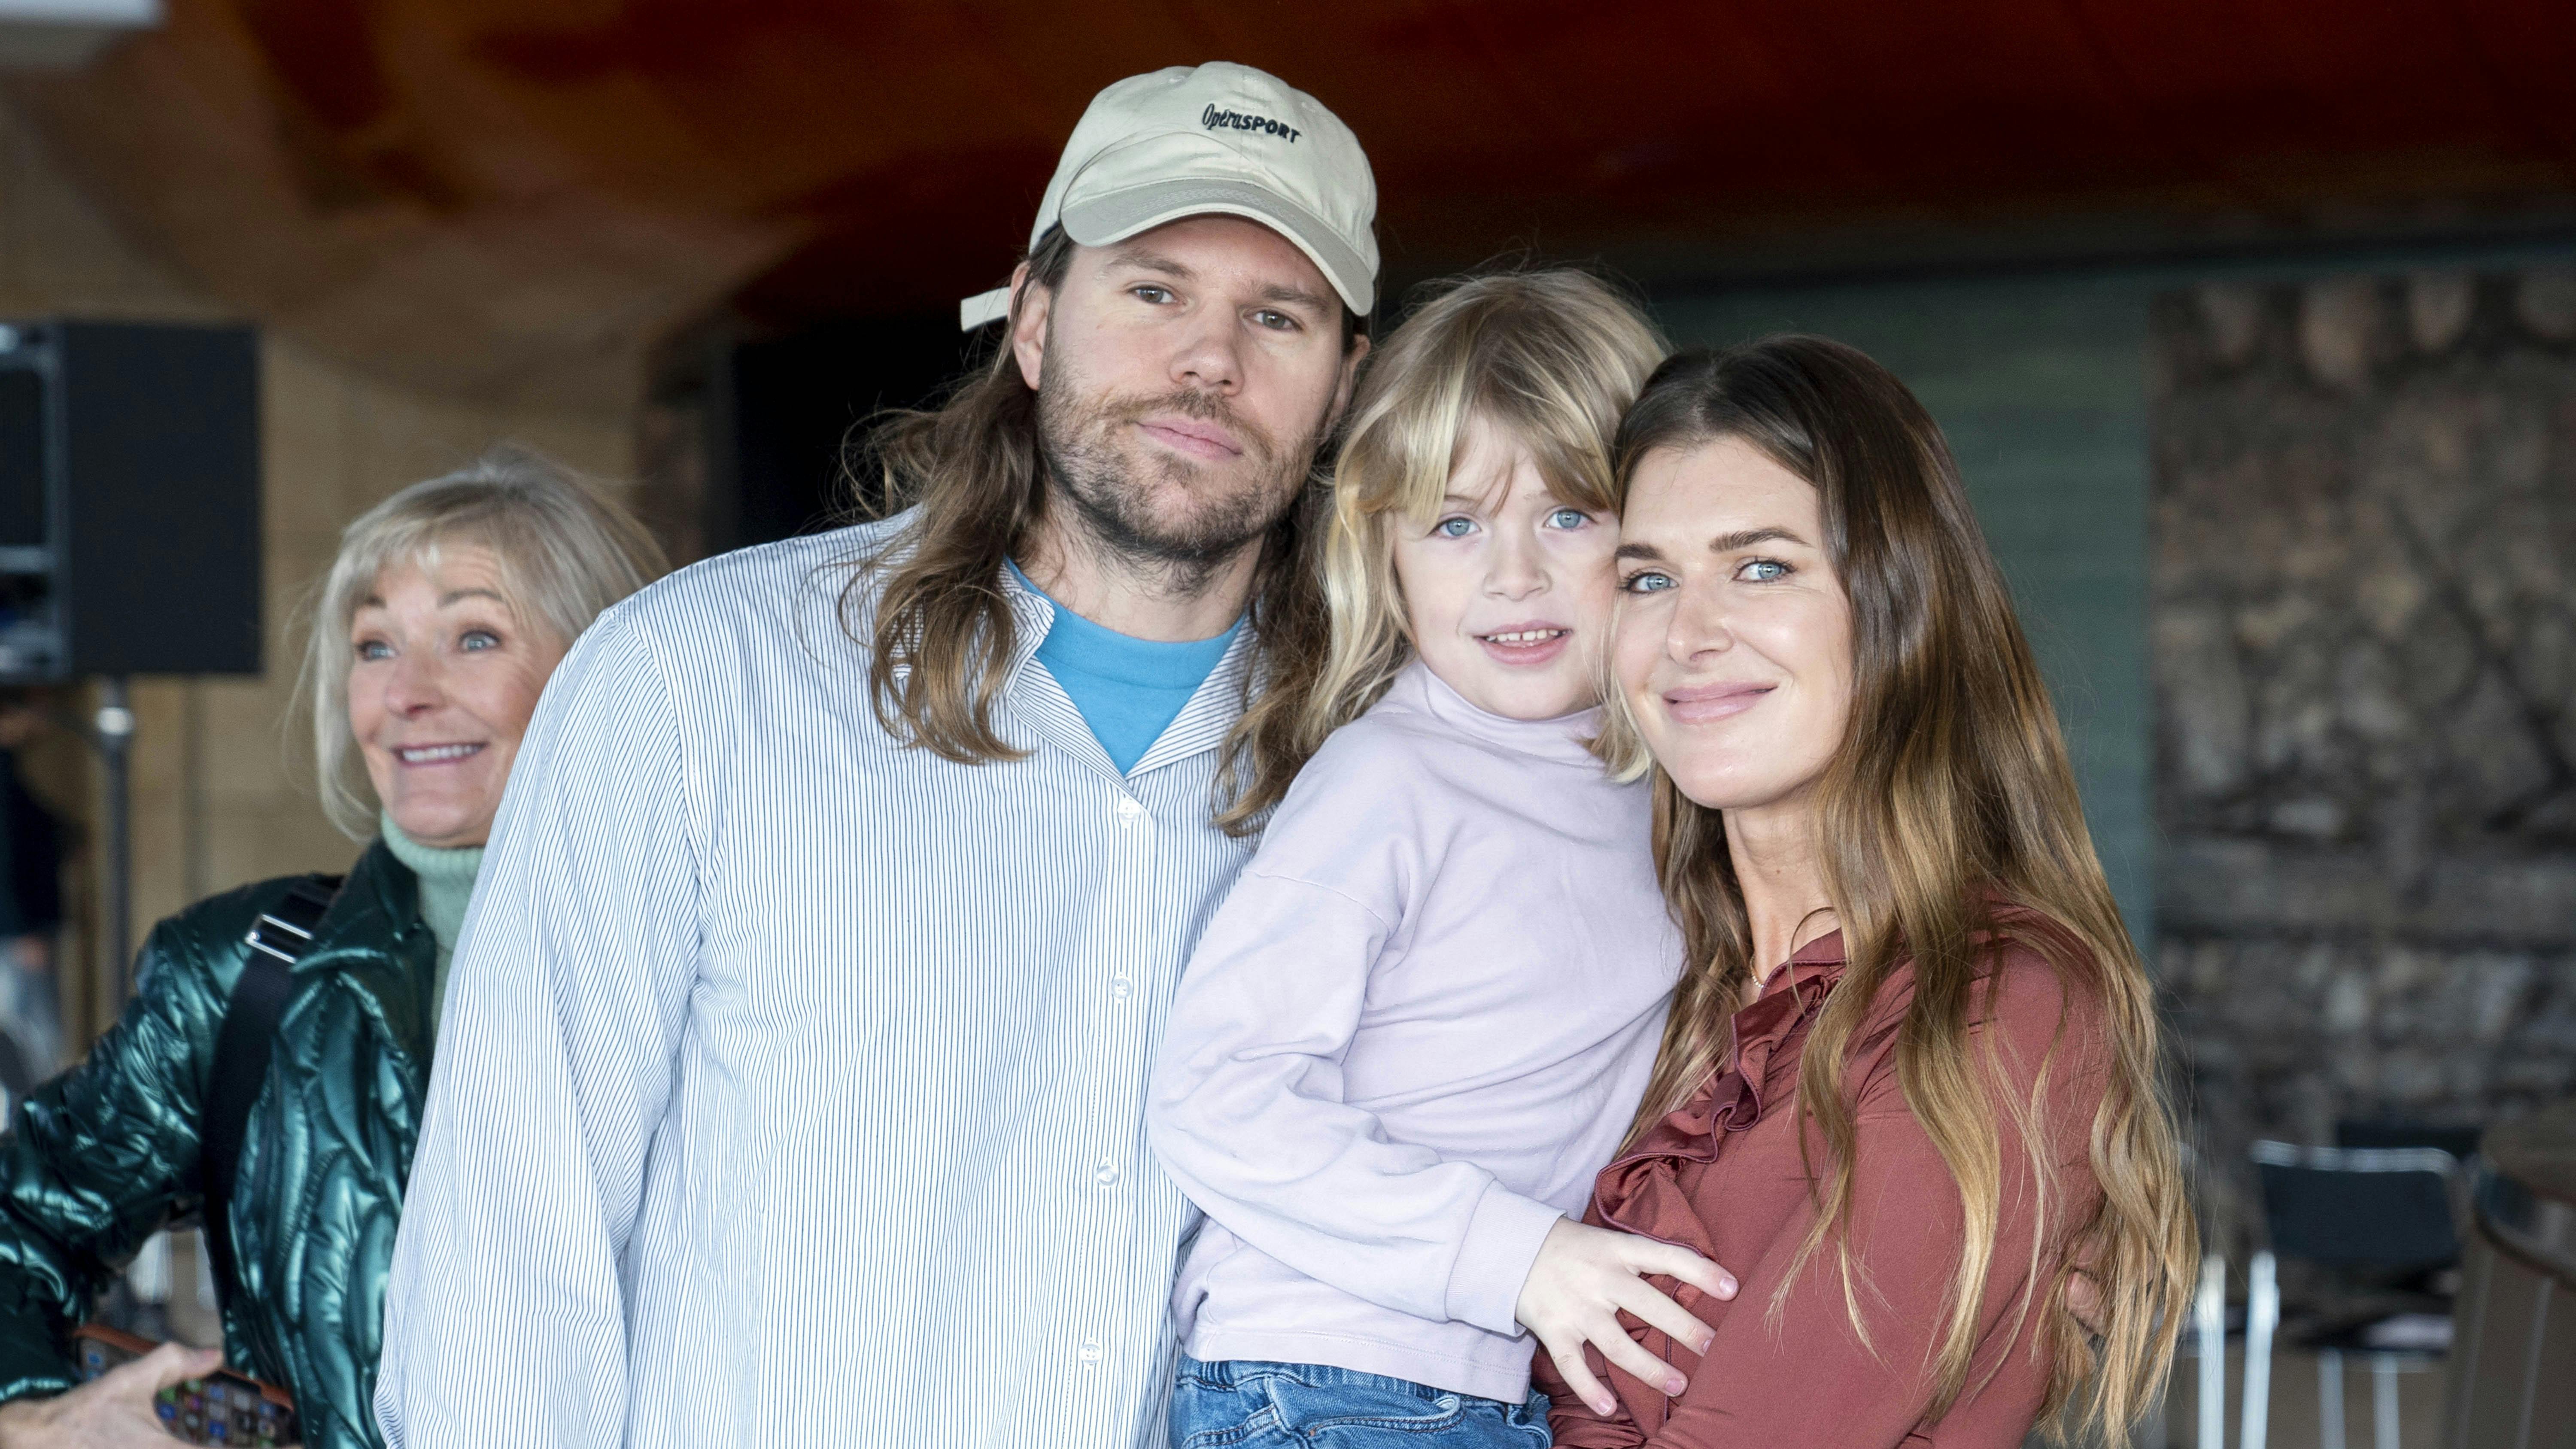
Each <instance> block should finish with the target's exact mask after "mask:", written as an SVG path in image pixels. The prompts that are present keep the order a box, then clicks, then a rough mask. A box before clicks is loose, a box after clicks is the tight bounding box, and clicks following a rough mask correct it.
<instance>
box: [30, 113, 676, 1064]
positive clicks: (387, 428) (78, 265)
mask: <svg viewBox="0 0 2576 1449" xmlns="http://www.w3.org/2000/svg"><path fill="white" fill-rule="evenodd" d="M41 316H72V317H118V318H133V319H142V320H156V321H217V320H233V319H231V318H229V317H228V316H227V315H226V314H225V313H224V311H223V310H222V309H221V308H220V307H219V306H217V305H216V304H215V303H213V302H212V301H210V300H208V298H207V297H206V296H205V295H204V294H203V293H202V292H200V291H198V290H196V289H194V288H192V287H191V286H189V285H188V284H187V282H186V280H185V279H184V278H181V277H178V276H175V275H174V274H172V273H171V272H169V271H168V270H166V269H165V268H163V267H161V266H159V265H158V264H157V263H155V262H154V261H153V260H152V259H151V258H149V257H148V256H146V255H144V254H143V253H142V252H141V251H140V250H139V249H138V248H136V247H134V246H133V245H131V244H130V243H129V242H128V240H127V239H126V238H124V237H123V236H121V235H120V234H119V233H118V232H117V231H116V229H115V228H114V226H112V225H111V224H110V223H109V222H107V221H106V220H105V219H104V218H102V216H101V215H100V214H99V212H98V211H97V209H96V208H94V207H93V206H91V205H90V204H89V203H88V202H87V201H86V200H85V199H84V198H83V196H82V195H81V194H80V192H79V190H78V188H77V187H75V186H73V185H72V184H71V183H70V182H69V181H67V180H66V178H65V177H64V175H63V173H62V172H61V170H60V169H59V168H58V167H57V166H56V165H55V164H54V163H53V160H52V158H51V157H50V156H48V155H47V154H46V152H45V149H44V147H43V145H42V144H41V143H40V142H39V141H38V140H37V138H36V136H35V135H34V133H33V132H32V131H30V130H29V129H28V128H27V127H25V126H24V125H22V124H20V123H19V121H18V120H17V118H16V117H15V116H13V115H12V114H11V113H10V112H9V111H8V110H7V109H6V107H0V318H16V317H41ZM409 340H410V339H409V338H408V337H407V336H406V334H405V333H404V332H403V331H402V330H400V329H399V328H393V327H389V328H388V329H387V331H386V334H385V335H384V336H383V337H382V338H381V346H382V348H383V349H384V350H385V351H386V352H387V353H388V354H391V353H394V352H397V351H399V350H400V349H402V348H403V347H404V346H406V344H407V342H408V341H409ZM630 390H631V389H630ZM261 405H262V417H261V428H260V443H261V448H262V451H263V479H262V485H263V489H264V497H263V499H262V509H263V515H262V547H263V549H264V550H265V553H264V557H263V559H262V565H263V568H264V570H265V574H266V589H265V599H266V602H265V605H264V607H265V611H266V612H265V618H264V620H263V623H264V625H265V629H266V633H267V637H268V648H267V659H266V664H267V670H266V673H265V674H263V675H262V676H261V677H259V678H256V679H202V680H190V679H152V680H138V681H137V682H136V684H135V687H134V691H133V703H134V708H135V713H136V716H137V730H136V734H135V759H134V797H133V798H134V863H135V881H134V886H135V890H134V910H133V917H134V919H133V922H132V929H133V935H134V939H135V940H136V941H137V942H140V941H141V940H142V938H143V934H144V932H145V931H146V930H147V929H148V928H149V927H150V925H151V923H152V922H153V921H154V920H156V919H158V918H159V917H161V916H164V915H167V914H168V913H170V912H171V911H174V910H176V909H178V908H179V907H180V906H182V905H184V904H186V903H187V902H188V901H190V900H194V899H196V898H198V897H200V896H203V895H205V894H207V893H208V892H210V891H214V890H219V889H223V888H225V887H229V886H232V885H236V884H239V883H241V882H243V881H246V880H255V879H259V878H261V877H265V876H273V875H279V874H283V873H286V872H291V871H302V870H318V869H326V868H328V869H338V868H341V867H344V866H345V865H346V864H347V862H348V860H349V859H350V856H351V854H352V852H353V849H354V847H353V846H352V845H351V843H350V842H349V841H347V840H346V839H344V838H343V837H341V836H340V835H339V834H338V833H337V832H336V831H334V830H333V829H332V828H331V827H330V825H329V823H328V822H326V821H325V820H324V819H323V817H322V813H321V810H320V808H319V806H318V805H317V804H316V803H315V794H314V789H313V786H312V784H311V783H310V777H309V769H310V767H309V764H308V763H307V758H308V756H309V751H307V750H302V749H299V748H298V747H297V744H296V740H295V739H294V738H293V732H292V731H291V730H290V728H289V721H288V720H287V718H286V712H287V705H288V700H289V697H290V695H291V693H292V690H293V684H294V678H295V667H296V662H297V658H298V649H299V648H300V641H299V640H298V639H297V638H295V637H294V636H293V635H292V634H291V632H290V628H289V625H290V621H291V618H292V615H293V609H294V606H295V604H296V602H297V600H298V599H299V598H300V597H301V595H302V594H303V592H304V590H305V589H306V587H307V586H308V585H309V584H310V583H311V581H312V580H313V579H314V578H316V577H318V576H319V574H320V573H321V572H322V570H323V569H324V568H325V567H326V566H327V565H328V564H329V562H330V559H331V554H332V550H333V549H334V548H336V547H337V546H338V541H339V532H340V529H341V528H342V527H343V526H345V525H346V524H347V523H348V521H349V520H350V519H351V518H353V517H355V516H356V515H357V514H358V513H359V512H361V511H363V510H364V509H365V508H367V507H368V506H369V505H370V504H373V503H374V502H376V501H377V500H379V499H381V498H383V497H385V496H386V495H387V494H389V493H391V492H393V491H394V490H395V489H397V488H400V487H402V486H403V485H404V484H406V483H410V482H413V481H416V480H418V479H420V478H424V477H429V476H431V475H433V474H436V473H441V472H445V471H447V470H448V469H451V468H454V467H457V466H459V465H461V464H463V463H465V462H467V461H470V460H471V459H472V458H473V457H474V456H475V455H476V454H477V453H479V452H481V451H482V450H483V449H484V448H486V447H488V446H489V445H490V444H492V443H493V442H495V441H497V440H500V439H504V438H508V439H515V440H517V441H520V442H525V443H528V444H531V445H533V446H536V447H538V448H542V449H544V450H546V451H547V452H549V453H551V454H553V455H554V456H556V457H558V458H560V459H562V460H564V461H565V462H566V463H568V464H570V465H571V466H573V467H575V468H578V469H581V470H584V471H585V472H588V473H591V474H593V475H594V476H597V477H600V478H603V479H606V480H619V479H624V478H627V477H629V476H631V471H632V468H633V462H634V451H635V443H634V438H635V420H634V415H633V412H632V411H631V410H629V411H625V412H580V411H565V410H561V409H553V410H549V409H546V408H540V407H535V406H531V405H528V404H526V403H524V402H521V403H512V402H509V401H505V400H497V399H477V398H473V397H459V396H448V395H441V394H435V393H429V392H424V391H420V390H418V389H414V388H407V387H403V386H400V385H396V384H392V383H388V382H385V381H383V380H382V378H381V376H380V374H379V373H378V372H377V371H376V370H374V369H371V368H369V367H368V366H366V365H365V359H363V358H358V359H350V358H345V357H329V356H324V355H322V354H321V353H319V352H316V351H314V350H313V349H311V348H309V347H306V346H304V345H301V344H299V343H296V342H294V341H291V340H288V339H286V338H283V337H280V336H277V335H274V334H271V335H268V336H266V337H265V338H264V339H263V342H262V346H261ZM630 501H632V500H630ZM65 704H66V706H67V708H68V709H69V711H70V712H72V713H74V714H76V715H85V714H86V712H87V708H88V701H87V698H86V693H85V691H81V690H73V691H70V692H69V693H68V695H67V697H66V699H65ZM28 756H29V758H28V759H27V766H28V773H29V775H30V777H31V783H32V786H33V788H34V789H36V790H37V791H38V793H40V794H41V795H44V796H45V797H47V798H48V799H49V800H50V801H51V803H53V804H54V805H55V806H56V807H57V808H58V809H59V810H60V811H61V812H62V813H64V814H65V815H67V816H69V817H71V818H72V819H73V820H74V821H75V822H77V823H81V824H88V823H90V822H95V821H97V820H99V819H100V818H101V811H100V802H99V800H98V798H97V795H96V791H97V778H96V772H95V770H94V769H93V768H92V767H91V763H90V760H89V757H88V754H87V751H86V750H85V748H84V747H83V746H82V745H81V744H80V742H79V740H78V739H77V737H75V736H73V735H71V734H69V733H67V732H56V733H54V734H53V735H51V736H49V737H47V738H44V739H42V740H40V741H39V742H38V743H37V744H36V745H35V746H34V747H33V748H32V749H31V750H30V751H29V752H28ZM97 867H98V862H97V860H96V858H95V856H94V855H93V854H88V853H84V854H82V855H81V856H79V857H78V858H77V859H76V860H75V862H74V867H73V872H72V874H73V885H74V890H75V896H76V900H75V903H74V905H73V909H74V911H75V916H76V922H75V929H74V931H73V933H72V939H71V940H70V941H69V942H68V946H69V954H70V957H71V961H72V966H73V969H72V970H71V971H70V972H69V973H68V984H69V986H70V988H71V989H70V991H69V993H68V995H69V996H70V1000H68V1001H67V1002H66V1016H67V1017H68V1018H69V1022H68V1024H69V1025H70V1027H71V1034H72V1037H73V1040H74V1042H75V1043H77V1042H79V1041H82V1040H85V1039H86V1033H87V1031H88V1030H92V1029H95V1028H96V1027H97V1026H99V1025H101V1024H102V1023H103V1021H104V1019H105V1015H106V1013H107V1012H108V1011H109V1010H111V1009H112V1006H111V1003H110V1002H109V1000H108V999H107V995H106V992H105V989H104V982H105V981H106V980H107V979H109V978H108V976H107V973H106V972H105V970H104V967H105V964H106V963H104V962H102V961H100V960H98V959H97V952H96V945H95V943H96V941H97V940H98V938H99V931H98V924H99V923H98V920H97V917H96V909H97V907H96V902H97V899H98V892H97V889H96V883H97V878H98V870H97Z"/></svg>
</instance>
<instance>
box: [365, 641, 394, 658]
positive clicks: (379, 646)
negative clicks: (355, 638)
mask: <svg viewBox="0 0 2576 1449" xmlns="http://www.w3.org/2000/svg"><path fill="white" fill-rule="evenodd" d="M358 657H359V658H360V659H391V658H393V657H394V647H393V646H392V645H390V644H388V643H386V642H385V641H384V640H382V639H370V640H368V641H366V642H365V643H363V644H360V645H359V646H358Z"/></svg>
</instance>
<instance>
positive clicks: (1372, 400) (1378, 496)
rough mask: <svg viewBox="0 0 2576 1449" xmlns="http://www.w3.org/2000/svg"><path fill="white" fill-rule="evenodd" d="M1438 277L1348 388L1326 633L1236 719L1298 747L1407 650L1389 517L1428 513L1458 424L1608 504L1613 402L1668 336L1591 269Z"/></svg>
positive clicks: (1554, 486)
mask: <svg viewBox="0 0 2576 1449" xmlns="http://www.w3.org/2000/svg"><path fill="white" fill-rule="evenodd" d="M1438 286H1439V290H1438V291H1437V292H1436V294H1435V295H1433V296H1432V297H1431V299H1430V300H1428V301H1426V302H1423V303H1422V304H1420V305H1419V306H1417V307H1416V308H1415V309H1414V311H1413V313H1412V315H1410V316H1408V317H1407V318H1405V320H1404V325H1402V326H1400V327H1398V328H1396V330H1395V333H1394V335H1393V336H1391V337H1389V338H1387V340H1386V344H1385V345H1384V346H1383V347H1380V348H1379V349H1378V350H1377V352H1376V353H1375V354H1374V355H1373V356H1372V357H1371V358H1370V359H1369V363H1368V369H1367V371H1366V372H1365V373H1364V374H1363V375H1362V376H1361V379H1360V383H1359V389H1358V392H1357V393H1356V394H1355V395H1354V396H1353V398H1352V399H1351V408H1350V418H1349V422H1348V424H1347V426H1346V429H1345V432H1344V434H1343V439H1342V446H1341V456H1340V460H1339V461H1338V462H1337V463H1336V464H1335V465H1334V469H1333V507H1332V516H1331V519H1330V521H1329V522H1328V523H1327V525H1326V528H1325V535H1324V559H1323V569H1324V593H1325V599H1326V602H1327V604H1328V605H1329V607H1330V609H1331V612H1332V646H1331V648H1330V649H1329V650H1328V651H1326V653H1325V656H1324V659H1323V662H1322V664H1321V666H1320V668H1317V669H1314V670H1312V671H1311V672H1308V673H1307V674H1306V675H1305V676H1304V677H1300V678H1277V679H1273V680H1271V681H1270V687H1269V688H1268V689H1267V690H1266V691H1264V693H1263V694H1262V696H1261V697H1260V698H1259V699H1257V700H1256V701H1255V702H1254V703H1253V705H1252V707H1251V708H1250V709H1248V710H1247V711H1245V713H1244V717H1243V721H1242V723H1241V724H1239V725H1237V726H1236V728H1237V730H1238V731H1239V732H1242V733H1244V734H1247V735H1251V736H1254V737H1271V738H1280V737H1284V738H1285V739H1287V740H1288V741H1289V742H1290V743H1291V744H1292V745H1293V747H1294V749H1295V751H1296V754H1297V756H1298V757H1299V758H1303V757H1305V756H1307V755H1311V754H1313V753H1314V751H1315V749H1316V748H1317V747H1318V746H1320V745H1321V744H1323V742H1324V737H1325V736H1326V735H1329V734H1331V733H1332V732H1333V731H1334V730H1337V729H1339V728H1341V727H1342V726H1343V725H1345V724H1348V723H1350V722H1351V721H1352V720H1354V719H1357V718H1359V716H1360V715H1361V714H1363V713H1365V712H1366V711H1367V709H1368V707H1369V706H1370V705H1373V704H1375V703H1377V701H1378V697H1379V696H1380V695H1383V694H1384V693H1386V687H1387V685H1388V684H1389V683H1391V682H1393V680H1394V678H1395V676H1396V673H1397V671H1399V670H1401V669H1403V668H1404V666H1405V664H1406V663H1408V662H1409V661H1410V660H1411V659H1412V658H1413V641H1412V638H1411V636H1410V631H1409V630H1408V628H1407V625H1406V618H1405V607H1404V595H1403V591H1402V589H1401V588H1399V587H1398V585H1397V583H1396V577H1395V533H1394V529H1395V526H1396V524H1398V523H1399V522H1411V523H1414V524H1415V525H1417V526H1423V527H1427V526H1429V525H1430V523H1431V522H1432V520H1433V519H1434V518H1436V517H1437V516H1438V514H1439V510H1440V504H1441V500H1442V499H1443V498H1445V497H1446V496H1447V495H1448V492H1449V475H1450V473H1451V472H1452V471H1453V470H1455V468H1456V467H1457V464H1458V460H1459V458H1460V457H1461V456H1462V455H1463V454H1464V452H1465V451H1466V446H1467V433H1468V428H1469V425H1470V424H1471V423H1472V422H1474V421H1475V420H1476V419H1478V418H1482V419H1484V420H1485V421H1486V422H1488V423H1489V424H1491V425H1494V426H1497V427H1502V428H1508V429H1509V430H1511V432H1512V433H1513V434H1514V435H1515V436H1516V437H1517V438H1518V439H1519V440H1520V441H1521V443H1522V444H1523V445H1524V446H1526V447H1527V448H1528V449H1529V450H1530V453H1531V455H1532V456H1533V458H1534V459H1535V460H1536V461H1537V463H1538V468H1539V474H1540V476H1541V477H1543V478H1545V479H1546V480H1547V485H1548V489H1549V491H1550V492H1552V493H1554V494H1555V495H1556V496H1557V497H1558V498H1560V499H1562V500H1564V501H1565V502H1567V503H1570V504H1572V505H1574V506H1575V507H1577V508H1582V509H1586V510H1589V511H1593V512H1598V513H1603V514H1615V513H1616V512H1617V511H1618V507H1619V481H1618V474H1617V470H1616V469H1615V468H1613V467H1612V466H1611V458H1610V447H1611V441H1612V438H1613V436H1614V435H1615V434H1616V433H1617V432H1618V429H1619V417H1620V414H1622V413H1624V412H1625V411H1627V407H1628V404H1629V403H1630V402H1632V401H1634V400H1635V399H1636V396H1637V393H1638V391H1639V390H1640V389H1641V388H1643V387H1644V386H1645V384H1646V378H1647V376H1648V374H1650V373H1652V372H1653V371H1654V370H1655V367H1656V364H1658V363H1660V362H1662V361H1663V359H1664V355H1665V354H1666V353H1667V352H1669V351H1671V350H1672V349H1671V347H1670V346H1669V345H1668V344H1667V343H1666V342H1665V341H1664V339H1663V336H1662V334H1661V333H1659V332H1657V331H1656V330H1655V325H1654V324H1653V323H1652V322H1649V321H1648V320H1646V316H1645V314H1644V313H1643V312H1642V311H1640V310H1639V309H1638V307H1637V305H1636V304H1635V303H1633V302H1631V301H1630V300H1629V299H1628V298H1626V297H1624V296H1622V295H1621V294H1620V293H1619V292H1618V291H1617V290H1616V289H1615V288H1613V287H1612V286H1611V285H1610V284H1609V283H1607V282H1604V281H1603V280H1601V279H1600V278H1599V277H1596V276H1593V275H1592V274H1591V273H1589V272H1582V271H1576V270H1573V269H1571V268H1554V269H1549V270H1545V271H1526V270H1516V271H1497V272H1487V273H1483V274H1481V275H1472V276H1468V277H1463V278H1459V279H1457V280H1454V281H1451V282H1447V283H1441V284H1438ZM1279 788H1280V789H1281V790H1284V788H1285V782H1284V781H1282V782H1281V785H1280V787H1279ZM1276 803H1278V798H1277V794H1276V793H1267V792H1265V793H1263V794H1258V795H1256V794H1255V793H1252V792H1247V793H1246V794H1245V795H1244V796H1242V797H1240V798H1238V799H1237V800H1235V801H1234V802H1233V804H1232V805H1231V807H1230V808H1229V809H1228V810H1227V811H1226V813H1225V815H1224V816H1223V817H1221V818H1222V819H1223V820H1224V821H1225V822H1227V823H1233V822H1239V821H1245V820H1249V819H1250V818H1252V817H1254V816H1256V815H1258V814H1259V813H1261V812H1262V811H1264V810H1266V809H1268V808H1269V807H1270V806H1272V805H1274V804H1276Z"/></svg>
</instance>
